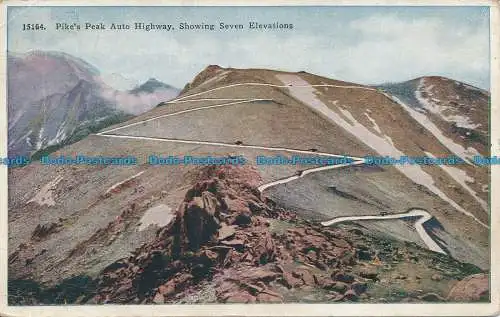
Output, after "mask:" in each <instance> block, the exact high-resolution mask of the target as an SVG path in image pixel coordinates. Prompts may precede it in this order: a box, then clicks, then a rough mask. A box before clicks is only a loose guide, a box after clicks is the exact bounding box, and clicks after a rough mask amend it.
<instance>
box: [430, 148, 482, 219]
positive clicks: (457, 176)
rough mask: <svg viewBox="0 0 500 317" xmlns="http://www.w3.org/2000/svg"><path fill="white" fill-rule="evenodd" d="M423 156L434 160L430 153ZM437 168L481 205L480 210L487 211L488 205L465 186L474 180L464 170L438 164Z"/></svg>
mask: <svg viewBox="0 0 500 317" xmlns="http://www.w3.org/2000/svg"><path fill="white" fill-rule="evenodd" d="M425 155H427V156H428V157H430V158H436V157H435V156H434V155H432V153H429V152H425ZM439 167H440V168H441V169H442V170H444V171H445V172H446V173H447V174H448V175H450V176H451V178H453V179H454V180H455V181H456V182H457V183H459V184H460V186H462V187H463V188H464V189H465V190H467V191H468V192H469V193H470V194H471V195H472V197H474V199H476V201H477V202H478V203H479V204H480V205H481V208H483V210H484V211H486V212H487V211H488V204H487V203H486V202H485V201H484V200H482V199H481V198H479V197H478V195H477V193H476V192H475V191H474V190H473V189H472V188H470V187H469V185H467V183H473V182H474V181H475V180H474V178H472V177H470V176H469V175H467V173H466V172H465V171H464V170H461V169H459V168H457V167H454V166H450V165H444V164H440V165H439Z"/></svg>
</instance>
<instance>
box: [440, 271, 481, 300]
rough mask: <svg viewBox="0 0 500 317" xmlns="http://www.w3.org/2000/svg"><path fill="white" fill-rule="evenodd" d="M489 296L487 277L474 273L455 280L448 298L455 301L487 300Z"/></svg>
mask: <svg viewBox="0 0 500 317" xmlns="http://www.w3.org/2000/svg"><path fill="white" fill-rule="evenodd" d="M489 297H490V289H489V277H488V275H486V274H482V273H481V274H474V275H470V276H467V277H466V278H464V279H463V280H461V281H459V282H457V283H456V284H455V285H454V286H453V288H452V289H451V291H450V293H449V294H448V298H447V299H448V300H450V301H457V302H470V301H483V300H486V301H488V300H489Z"/></svg>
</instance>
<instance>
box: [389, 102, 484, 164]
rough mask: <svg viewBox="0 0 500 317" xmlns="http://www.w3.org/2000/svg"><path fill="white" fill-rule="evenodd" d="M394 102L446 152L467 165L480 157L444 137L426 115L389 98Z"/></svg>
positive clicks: (471, 149)
mask: <svg viewBox="0 0 500 317" xmlns="http://www.w3.org/2000/svg"><path fill="white" fill-rule="evenodd" d="M389 98H391V99H392V100H393V101H394V102H396V103H398V104H399V105H400V106H401V107H402V108H403V109H404V110H406V112H408V114H409V115H410V116H411V117H412V118H413V119H415V120H417V122H418V123H420V124H421V125H422V126H423V127H424V128H426V129H427V131H429V132H430V133H432V134H433V135H434V136H435V137H436V138H437V139H438V141H439V142H441V144H443V145H444V146H446V147H447V148H448V150H450V151H451V152H452V153H453V154H455V155H456V156H458V157H460V158H462V159H463V160H464V161H465V162H467V163H468V164H472V163H470V162H469V160H472V159H473V157H474V155H480V154H479V152H478V151H477V150H476V149H475V148H472V147H469V148H467V149H465V148H464V147H463V146H462V145H460V144H458V143H455V142H454V141H453V140H452V139H450V138H448V137H446V136H445V135H444V134H443V132H442V131H441V129H439V128H438V127H437V126H436V125H435V124H434V123H433V122H432V121H431V120H430V119H429V117H427V115H425V114H423V113H421V112H419V111H416V110H415V109H413V108H412V107H410V106H408V105H406V104H405V103H404V102H402V101H401V100H399V98H397V97H395V96H390V97H389Z"/></svg>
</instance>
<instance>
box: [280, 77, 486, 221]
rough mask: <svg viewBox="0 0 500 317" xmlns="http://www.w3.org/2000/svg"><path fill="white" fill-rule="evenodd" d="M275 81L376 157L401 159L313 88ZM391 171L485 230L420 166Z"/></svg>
mask: <svg viewBox="0 0 500 317" xmlns="http://www.w3.org/2000/svg"><path fill="white" fill-rule="evenodd" d="M276 77H277V78H278V79H279V80H280V81H282V82H283V83H285V84H289V83H292V84H293V85H300V86H301V87H294V86H291V87H288V89H289V91H290V92H291V94H292V95H293V97H295V98H297V99H299V100H300V101H302V102H303V103H304V104H306V105H308V106H310V107H311V108H312V109H313V110H315V111H316V112H318V113H320V114H322V115H323V116H325V117H326V118H328V119H329V120H330V121H332V122H333V123H335V124H337V125H339V126H340V127H342V128H344V129H345V130H346V131H348V132H349V133H351V134H352V135H354V136H356V137H357V138H358V140H360V141H362V142H363V143H365V144H366V145H367V146H369V147H371V148H372V149H374V150H375V151H377V152H378V153H379V154H381V155H383V156H385V155H387V156H392V157H399V156H404V155H405V154H404V153H403V152H401V151H399V150H398V149H397V148H395V147H394V146H393V144H391V143H392V142H391V143H390V142H388V141H387V139H385V138H383V137H380V136H377V135H376V134H374V133H372V132H370V131H369V130H368V129H367V128H366V127H365V126H363V125H362V124H360V123H359V122H358V121H357V120H356V119H355V118H354V117H353V116H352V114H351V113H350V112H349V111H347V110H345V109H339V110H340V111H341V112H342V114H343V115H344V116H345V117H347V118H349V120H351V121H352V124H350V123H348V122H347V121H345V120H344V119H343V118H342V117H341V116H340V115H338V114H337V113H336V112H334V111H333V110H331V109H330V108H328V107H327V106H326V105H325V104H324V103H323V102H322V101H321V100H319V99H318V98H317V97H316V89H315V88H314V87H311V86H310V84H309V83H308V82H307V81H305V80H304V79H302V78H301V77H299V76H296V75H288V74H287V75H284V74H280V75H276ZM395 168H397V169H398V170H399V171H400V172H401V173H403V174H404V175H406V177H408V178H409V179H410V180H412V181H413V182H414V183H416V184H420V185H423V186H425V187H427V188H428V189H429V190H431V191H432V192H433V193H435V194H436V195H437V196H439V197H440V198H441V199H443V200H444V201H446V202H448V203H449V204H450V205H452V206H453V207H454V208H455V209H457V210H459V211H460V212H462V213H463V214H465V215H468V216H470V217H472V218H473V219H475V220H476V221H477V222H478V223H480V224H481V225H483V226H486V225H485V224H483V223H482V222H481V221H480V220H479V219H477V218H476V217H475V216H474V215H472V214H471V213H469V212H467V211H466V210H464V209H463V208H462V207H461V206H460V205H458V204H457V203H456V202H454V201H453V200H452V199H450V198H449V197H448V196H446V194H445V193H444V192H442V191H441V190H440V189H439V188H437V187H436V186H435V184H434V180H433V178H432V176H430V175H429V174H427V173H426V172H424V171H423V170H422V168H421V167H420V166H418V165H396V166H395ZM486 227H487V226H486Z"/></svg>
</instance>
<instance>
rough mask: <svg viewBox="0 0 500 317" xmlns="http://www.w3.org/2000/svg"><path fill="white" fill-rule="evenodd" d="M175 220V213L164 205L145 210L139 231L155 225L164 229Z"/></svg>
mask: <svg viewBox="0 0 500 317" xmlns="http://www.w3.org/2000/svg"><path fill="white" fill-rule="evenodd" d="M174 219H175V213H174V212H172V208H170V207H169V206H167V205H165V204H160V205H157V206H154V207H151V208H149V209H148V210H146V212H145V213H144V215H143V216H142V218H141V220H139V222H140V226H139V228H138V230H139V231H142V230H144V229H146V228H148V227H149V226H150V225H156V226H158V227H164V226H166V225H168V224H170V223H171V222H172V221H173V220H174Z"/></svg>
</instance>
